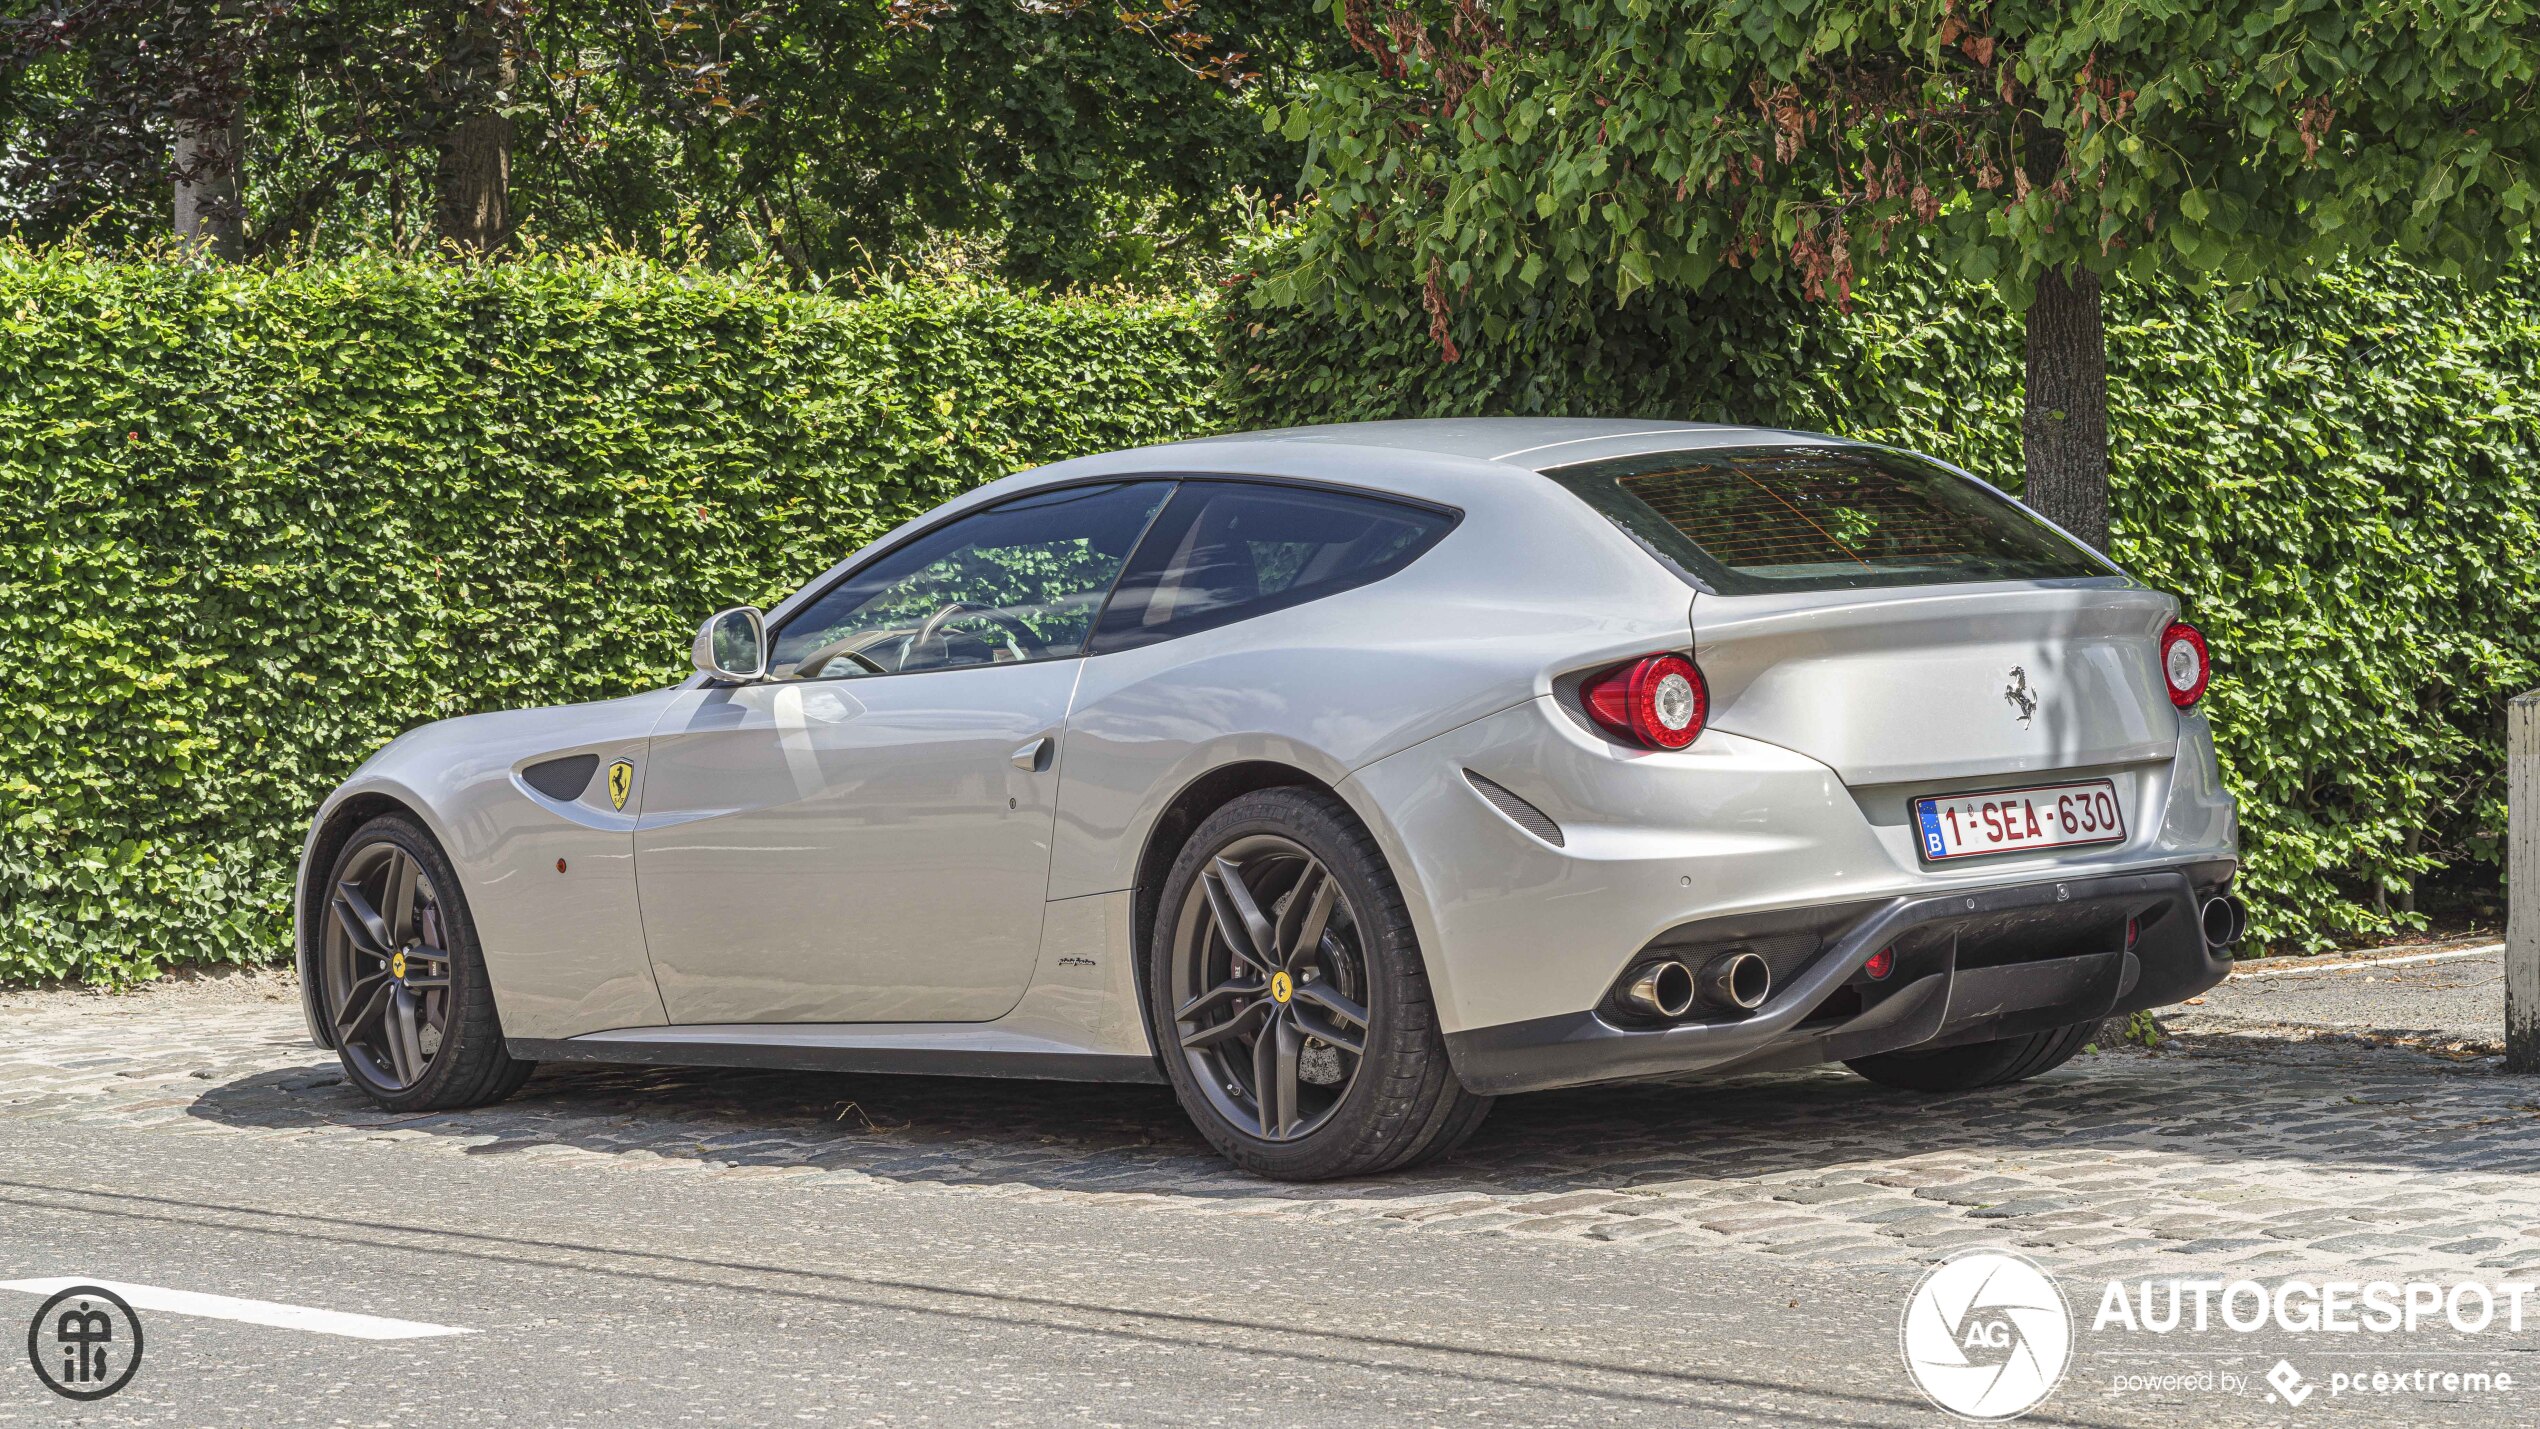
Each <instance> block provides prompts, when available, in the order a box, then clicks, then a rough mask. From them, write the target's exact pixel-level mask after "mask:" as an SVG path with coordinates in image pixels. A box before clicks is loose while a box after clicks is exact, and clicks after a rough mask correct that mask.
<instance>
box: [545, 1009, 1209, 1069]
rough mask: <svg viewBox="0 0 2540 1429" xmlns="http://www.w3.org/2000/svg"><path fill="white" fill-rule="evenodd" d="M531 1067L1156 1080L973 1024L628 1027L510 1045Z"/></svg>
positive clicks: (1112, 1060) (1127, 1063)
mask: <svg viewBox="0 0 2540 1429" xmlns="http://www.w3.org/2000/svg"><path fill="white" fill-rule="evenodd" d="M504 1046H505V1047H506V1048H507V1049H509V1050H510V1052H511V1054H512V1055H513V1056H515V1057H518V1058H521V1059H522V1060H524V1061H531V1062H623V1063H635V1064H639V1065H646V1066H663V1067H748V1068H755V1069H761V1070H770V1071H794V1072H883V1073H899V1074H906V1075H912V1076H928V1077H1016V1078H1024V1079H1029V1080H1034V1081H1056V1082H1155V1083H1161V1082H1162V1081H1164V1073H1163V1072H1162V1071H1161V1070H1160V1069H1158V1068H1157V1066H1156V1064H1155V1059H1154V1058H1152V1057H1140V1056H1128V1055H1122V1054H1120V1053H1115V1052H1087V1051H1082V1050H1079V1049H1077V1048H1073V1047H1069V1046H1067V1045H1066V1044H1065V1043H1062V1042H1054V1041H1050V1040H1048V1039H1045V1038H1039V1037H1019V1036H1016V1035H1015V1034H1013V1033H1011V1032H1000V1031H994V1030H990V1029H988V1028H986V1027H982V1026H980V1025H978V1024H975V1023H949V1024H946V1023H936V1024H928V1023H901V1024H898V1025H895V1026H894V1025H882V1024H873V1023H784V1024H760V1023H739V1024H727V1025H721V1026H695V1027H629V1028H625V1029H622V1030H618V1031H612V1032H592V1033H587V1034H585V1035H583V1036H580V1037H565V1038H557V1039H546V1038H534V1037H511V1038H506V1039H504Z"/></svg>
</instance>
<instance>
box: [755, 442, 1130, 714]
mask: <svg viewBox="0 0 2540 1429" xmlns="http://www.w3.org/2000/svg"><path fill="white" fill-rule="evenodd" d="M1172 489H1173V484H1172V483H1171V482H1169V481H1138V482H1113V483H1109V484H1106V485H1101V486H1075V487H1066V488H1063V489H1061V490H1057V491H1047V492H1040V493H1037V494H1035V495H1031V496H1025V497H1021V498H1018V499H1016V500H1013V501H1008V502H1005V503H1002V504H1000V505H997V506H992V507H990V508H988V509H987V510H985V511H977V512H973V513H971V514H970V515H968V516H964V517H961V518H960V519H958V520H955V521H952V522H950V523H947V524H946V525H943V526H940V527H937V528H936V529H934V530H932V531H929V532H927V533H926V534H924V535H922V536H919V537H918V538H917V539H915V540H913V541H910V542H909V543H908V544H906V545H904V546H902V547H900V548H899V549H898V550H895V551H891V552H889V553H887V554H885V555H884V556H883V557H882V558H881V559H879V560H877V561H875V562H873V564H871V565H869V566H867V567H865V568H864V569H863V570H861V571H858V572H856V573H855V574H854V575H852V576H849V577H848V578H847V579H846V580H844V581H841V582H840V583H839V584H838V585H836V586H834V587H832V588H831V589H830V590H829V591H828V592H827V593H825V594H823V595H822V596H821V597H820V598H819V599H817V600H815V601H813V602H812V603H811V604H809V605H807V606H805V607H804V608H803V609H801V610H800V611H797V612H795V614H794V615H793V616H792V617H790V618H789V619H787V620H786V622H785V625H784V628H783V629H782V630H780V631H779V632H777V635H776V648H775V650H774V652H773V658H772V659H771V660H770V661H769V663H768V674H769V675H770V676H771V677H772V678H775V679H779V680H834V679H847V678H852V677H855V676H859V675H874V674H898V673H902V672H906V671H915V670H938V669H947V668H950V667H953V666H956V665H990V664H1010V663H1015V662H1019V661H1025V660H1053V659H1063V658H1066V657H1069V656H1073V655H1075V654H1077V653H1079V652H1080V651H1082V650H1083V648H1084V645H1085V637H1086V635H1087V634H1088V633H1089V632H1090V631H1091V630H1092V629H1093V623H1094V615H1095V613H1096V612H1097V611H1099V610H1100V609H1101V607H1102V602H1103V598H1104V597H1105V596H1107V595H1109V594H1110V592H1111V583H1112V581H1113V580H1114V579H1116V578H1117V577H1118V576H1119V574H1120V567H1121V564H1122V563H1123V562H1125V561H1126V560H1127V559H1128V558H1129V548H1130V547H1131V546H1133V545H1135V544H1137V540H1138V537H1139V535H1140V534H1142V533H1143V532H1144V531H1145V530H1146V527H1147V522H1148V521H1149V520H1150V519H1151V518H1152V517H1153V516H1154V515H1155V511H1156V508H1157V507H1158V506H1161V505H1162V504H1163V503H1164V498H1165V497H1166V496H1167V495H1168V494H1170V493H1171V491H1172Z"/></svg>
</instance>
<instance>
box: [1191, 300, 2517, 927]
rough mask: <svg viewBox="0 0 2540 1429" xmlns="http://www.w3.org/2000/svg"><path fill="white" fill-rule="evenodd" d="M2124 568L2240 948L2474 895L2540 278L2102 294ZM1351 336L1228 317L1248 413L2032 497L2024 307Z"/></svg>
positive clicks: (1613, 318) (1670, 304)
mask: <svg viewBox="0 0 2540 1429" xmlns="http://www.w3.org/2000/svg"><path fill="white" fill-rule="evenodd" d="M2112 303H2113V310H2112V312H2111V314H2110V319H2109V334H2108V337H2109V345H2110V348H2111V359H2110V363H2111V371H2110V377H2109V385H2110V422H2109V425H2110V443H2111V446H2112V448H2113V452H2112V458H2113V465H2114V468H2115V470H2114V484H2115V488H2116V489H2115V504H2116V533H2115V538H2114V544H2115V547H2116V555H2117V558H2118V559H2119V560H2120V561H2122V562H2123V563H2124V564H2125V565H2127V566H2128V567H2129V568H2131V569H2133V570H2135V571H2137V572H2139V573H2141V574H2142V575H2143V576H2145V577H2146V578H2147V579H2149V580H2152V581H2154V582H2156V583H2158V584H2160V585H2162V586H2164V587H2167V588H2169V589H2171V590H2174V591H2177V592H2179V593H2180V595H2181V596H2182V597H2183V598H2184V600H2185V602H2186V608H2187V613H2188V617H2189V618H2190V619H2192V620H2194V621H2196V622H2197V623H2199V624H2200V625H2202V626H2203V627H2204V629H2205V631H2206V633H2207V634H2208V635H2209V636H2211V637H2212V638H2213V641H2214V650H2215V664H2216V672H2217V678H2216V681H2215V685H2214V690H2213V693H2212V695H2211V696H2209V699H2208V704H2209V707H2210V709H2211V710H2212V712H2213V715H2214V719H2215V723H2216V728H2217V731H2218V734H2219V740H2220V744H2221V747H2222V755H2223V763H2224V766H2225V772H2226V774H2227V776H2228V778H2229V781H2230V783H2231V786H2232V789H2233V792H2234V793H2235V794H2237V795H2238V796H2239V799H2240V801H2241V812H2242V816H2243V821H2244V826H2245V834H2244V838H2245V842H2246V850H2245V852H2246V855H2247V865H2246V872H2245V875H2244V884H2243V886H2244V888H2245V889H2246V890H2247V891H2248V892H2249V893H2250V894H2251V895H2252V897H2253V902H2254V904H2255V907H2256V923H2255V926H2256V930H2257V933H2258V935H2259V936H2260V937H2262V938H2265V939H2268V940H2271V941H2275V942H2279V943H2289V944H2295V945H2299V946H2304V947H2316V946H2322V945H2324V944H2325V943H2327V942H2328V941H2329V940H2330V939H2331V938H2333V937H2335V936H2338V935H2346V934H2357V933H2380V932H2388V931H2393V930H2396V929H2398V928H2402V927H2406V926H2412V925H2414V924H2416V923H2418V922H2420V921H2421V920H2420V919H2416V918H2412V917H2410V916H2408V915H2407V914H2406V913H2405V911H2404V909H2405V907H2406V905H2407V903H2408V901H2409V899H2408V893H2409V889H2410V883H2411V880H2412V879H2416V878H2419V877H2422V876H2425V875H2429V874H2438V875H2444V876H2446V877H2448V879H2449V880H2450V881H2451V882H2452V883H2455V884H2468V885H2470V886H2471V887H2473V888H2475V887H2477V886H2479V885H2482V884H2483V885H2484V886H2486V887H2488V888H2491V889H2492V887H2493V885H2494V883H2495V881H2496V878H2497V868H2498V864H2499V859H2500V850H2499V844H2500V842H2501V839H2502V834H2503V831H2504V827H2505V811H2504V801H2503V780H2502V774H2503V767H2502V766H2503V754H2504V749H2503V734H2502V712H2503V704H2504V701H2505V699H2506V698H2507V697H2509V696H2510V695H2511V694H2513V693H2515V692H2517V691H2519V690H2521V689H2525V688H2528V687H2530V686H2532V685H2533V684H2535V683H2540V474H2536V473H2535V466H2534V457H2535V454H2540V371H2536V370H2535V369H2536V368H2540V272H2535V271H2534V270H2533V269H2530V268H2525V269H2523V270H2521V271H2520V273H2519V274H2518V276H2517V278H2516V280H2515V281H2514V282H2512V283H2510V284H2508V285H2507V286H2506V287H2504V288H2503V289H2501V290H2495V291H2489V292H2485V293H2477V294H2473V293H2468V292H2464V291H2462V290H2461V289H2459V288H2457V287H2456V286H2454V285H2451V284H2448V283H2443V282H2438V281H2434V280H2431V279H2428V278H2425V277H2423V276H2421V275H2418V274H2415V273H2413V272H2410V271H2407V270H2405V269H2399V268H2395V267H2381V268H2372V269H2360V270H2352V271H2347V272H2343V273H2339V274H2336V275H2334V276H2332V277H2330V278H2328V279H2326V280H2324V281H2320V282H2316V283H2310V284H2305V285H2301V286H2298V287H2293V288H2288V289H2283V290H2279V291H2276V292H2274V293H2272V294H2267V295H2261V296H2260V297H2259V298H2258V300H2257V301H2255V302H2250V301H2248V298H2247V295H2244V296H2243V297H2242V299H2240V300H2239V302H2238V304H2237V305H2234V304H2232V303H2227V302H2225V301H2224V300H2222V299H2219V298H2214V297H2201V296H2196V295H2191V294H2183V293H2178V292H2167V291H2161V292H2154V291H2145V290H2141V289H2129V290H2120V291H2119V292H2117V293H2116V294H2115V295H2114V296H2113V297H2112ZM1494 325H1495V326H1497V327H1499V328H1500V329H1501V331H1500V332H1499V333H1498V335H1497V336H1496V337H1494V336H1492V335H1491V334H1490V333H1487V332H1484V331H1482V330H1480V328H1479V325H1478V324H1476V323H1474V322H1472V321H1471V320H1469V319H1467V320H1465V321H1463V322H1461V323H1460V325H1459V342H1460V346H1461V347H1462V349H1463V353H1464V356H1463V358H1462V360H1461V361H1459V362H1457V363H1455V364H1453V365H1451V366H1450V365H1443V364H1441V363H1439V361H1438V360H1437V349H1436V348H1435V346H1434V345H1433V344H1432V342H1431V340H1430V338H1429V336H1428V331H1427V327H1428V324H1427V319H1426V317H1425V316H1424V315H1423V314H1422V313H1421V312H1420V310H1419V307H1418V304H1417V301H1416V297H1415V296H1412V295H1406V297H1405V298H1404V300H1403V301H1402V302H1401V303H1400V304H1399V305H1398V306H1397V307H1396V308H1395V309H1394V310H1393V311H1391V312H1386V313H1380V314H1375V315H1372V316H1370V315H1358V316H1353V317H1351V318H1349V319H1346V320H1343V319H1338V318H1335V317H1334V316H1333V315H1331V314H1329V313H1323V314H1315V313H1300V312H1294V311H1276V310H1261V309H1257V308H1255V307H1254V306H1253V305H1251V304H1250V303H1249V302H1248V301H1245V300H1244V299H1243V298H1241V297H1240V296H1239V297H1238V298H1237V300H1236V301H1234V302H1232V303H1231V304H1230V305H1229V307H1228V316H1227V323H1226V326H1225V328H1224V330H1223V340H1224V342H1225V346H1226V349H1227V353H1228V358H1229V362H1230V367H1231V368H1232V370H1234V371H1235V372H1237V373H1238V374H1240V376H1241V379H1242V380H1241V383H1240V386H1239V388H1238V393H1237V401H1236V409H1235V413H1234V417H1235V420H1236V421H1237V422H1239V423H1240V424H1243V425H1276V424H1283V423H1291V422H1319V421H1343V420H1352V419H1358V418H1367V417H1394V416H1430V415H1447V414H1463V413H1478V412H1517V413H1578V414H1590V413H1593V414H1607V415H1611V414H1631V415H1638V416H1664V417H1691V418H1700V419H1707V420H1724V421H1741V422H1760V423H1767V424H1774V425H1782V426H1790V427H1798V428H1803V429H1810V430H1822V431H1833V432H1843V433H1849V434H1853V435H1858V436H1862V437H1867V438H1870V439H1872V440H1877V441H1884V442H1892V443H1895V444H1898V445H1902V446H1910V447H1915V448H1919V449H1921V450H1924V451H1929V452H1932V453H1934V454H1936V455H1939V456H1943V457H1946V458H1948V459H1950V460H1953V461H1956V462H1958V463H1960V464H1962V465H1964V466H1966V467H1967V468H1968V469H1970V470H1972V471H1975V472H1977V473H1979V474H1980V475H1983V476H1984V477H1986V478H1987V479H1988V480H1991V481H1994V482H1997V483H1999V484H2001V485H2003V486H2006V487H2008V488H2010V489H2011V490H2013V491H2017V490H2018V489H2019V484H2020V447H2019V427H2020V345H2019V338H2018V334H2019V331H2020V329H2019V324H2018V319H2017V318H2016V317H2015V316H2014V315H2011V314H2008V313H2006V312H2005V311H2004V310H2003V309H2002V308H2001V306H2000V305H1999V303H1998V302H1997V301H1996V300H1994V299H1993V298H1992V297H1991V296H1990V294H1989V293H1988V292H1984V291H1980V290H1971V289H1966V288H1960V287H1954V286H1950V285H1946V284H1942V283H1938V282H1934V281H1929V280H1923V279H1918V278H1916V277H1915V276H1914V275H1913V274H1912V273H1911V272H1910V271H1908V272H1905V273H1903V274H1900V275H1896V276H1894V277H1893V278H1892V279H1891V278H1890V277H1888V276H1885V275H1883V278H1882V286H1881V288H1880V289H1879V290H1878V291H1877V292H1875V293H1874V294H1872V295H1871V300H1870V301H1868V302H1866V303H1864V304H1862V305H1861V306H1860V307H1858V308H1857V309H1856V310H1855V311H1854V312H1853V313H1851V314H1850V315H1848V316H1842V317H1834V316H1832V315H1830V314H1822V313H1820V314H1809V313H1805V312H1803V311H1802V310H1801V309H1800V308H1799V307H1798V305H1796V304H1795V303H1792V302H1790V301H1788V300H1786V299H1783V298H1779V297H1774V296H1769V295H1764V296H1758V295H1753V294H1749V295H1741V296H1736V297H1733V298H1731V299H1728V300H1725V301H1722V300H1713V301H1705V302H1686V301H1684V300H1682V299H1668V300H1650V299H1641V300H1636V301H1635V302H1634V303H1633V304H1632V305H1631V306H1630V307H1628V308H1626V309H1624V310H1622V311H1620V312H1613V311H1605V312H1593V311H1543V312H1533V313H1520V314H1512V315H1501V317H1500V320H1499V321H1498V322H1497V323H1495V324H1494Z"/></svg>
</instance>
